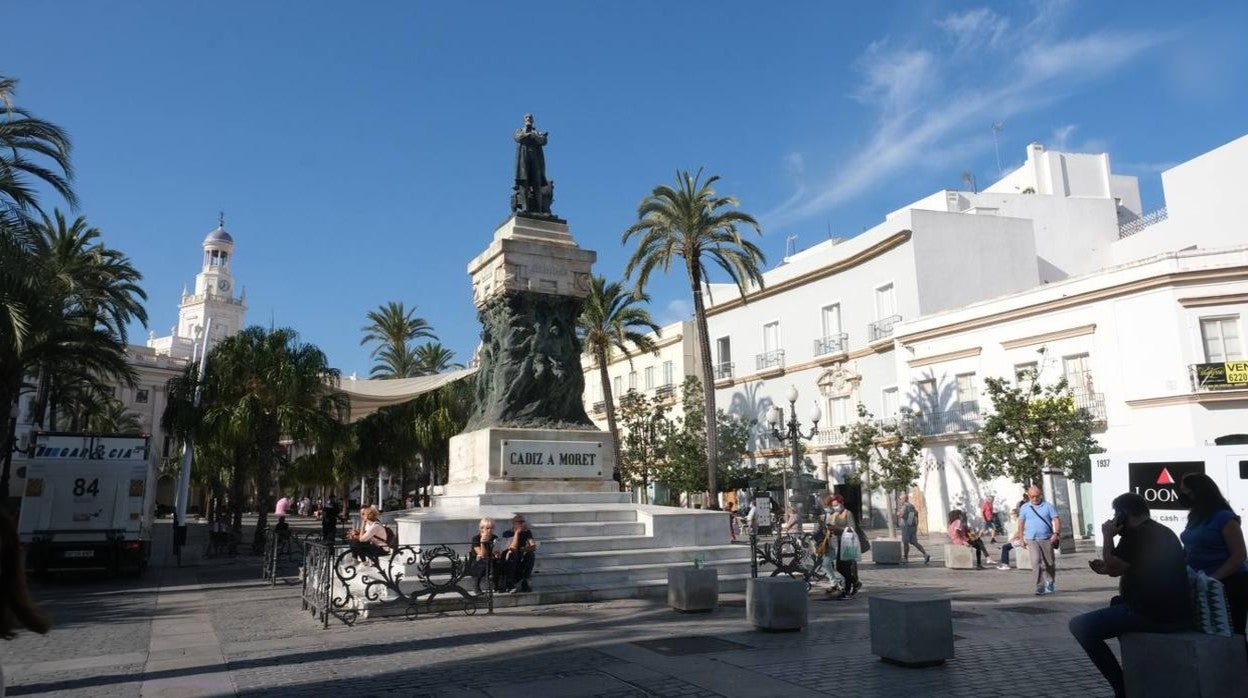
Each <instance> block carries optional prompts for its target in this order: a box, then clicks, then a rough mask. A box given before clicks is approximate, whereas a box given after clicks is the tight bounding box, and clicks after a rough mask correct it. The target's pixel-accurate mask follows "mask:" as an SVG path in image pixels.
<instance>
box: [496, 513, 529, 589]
mask: <svg viewBox="0 0 1248 698" xmlns="http://www.w3.org/2000/svg"><path fill="white" fill-rule="evenodd" d="M503 538H505V539H510V540H508V542H507V547H506V548H504V549H503V550H502V561H503V569H504V570H505V574H506V583H505V586H504V589H505V590H506V591H507V592H508V593H512V594H514V593H516V592H517V591H532V590H533V589H532V588H531V587H529V577H530V576H531V575H532V574H533V565H534V564H535V563H536V562H537V542H536V541H534V540H533V532H532V531H530V530H529V526H528V524H527V523H525V520H524V515H523V514H516V515H515V516H513V517H511V530H510V531H507V532H506V533H504V534H503Z"/></svg>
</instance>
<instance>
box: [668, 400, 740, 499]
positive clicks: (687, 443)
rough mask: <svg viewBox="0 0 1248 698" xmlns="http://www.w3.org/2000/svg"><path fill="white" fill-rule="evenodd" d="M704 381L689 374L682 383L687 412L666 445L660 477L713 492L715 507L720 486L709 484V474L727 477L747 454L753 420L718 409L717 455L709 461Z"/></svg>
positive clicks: (682, 487)
mask: <svg viewBox="0 0 1248 698" xmlns="http://www.w3.org/2000/svg"><path fill="white" fill-rule="evenodd" d="M704 405H705V401H704V400H703V390H702V382H701V381H699V380H698V378H697V377H696V376H686V377H685V382H684V383H683V384H682V385H681V407H682V409H683V411H684V415H683V416H681V417H679V418H677V420H676V424H675V425H674V427H673V428H672V430H671V431H670V433H669V434H668V437H667V440H666V442H665V444H664V446H663V449H664V453H665V454H666V455H667V459H666V462H665V467H664V468H663V471H662V474H661V476H660V477H659V478H658V479H659V480H661V481H662V482H666V483H668V484H669V485H671V486H673V487H675V488H676V489H679V490H681V491H684V492H694V491H707V492H714V493H715V496H712V497H711V499H710V504H711V506H712V507H717V505H718V490H712V489H709V488H707V478H708V477H709V476H710V475H709V474H710V473H714V477H715V478H716V479H717V481H724V480H726V478H727V477H728V472H729V470H730V469H733V468H737V467H739V466H740V463H741V460H742V458H744V457H745V456H746V455H747V454H748V450H747V445H748V443H749V435H750V430H751V429H752V427H753V423H752V422H746V421H743V420H740V419H737V418H736V417H733V416H731V415H729V414H726V413H725V412H724V411H723V410H720V411H719V412H717V413H716V420H715V421H716V429H715V431H716V436H717V437H718V438H717V439H716V441H715V443H716V447H717V448H718V449H719V450H718V451H717V456H716V458H715V459H714V460H713V461H712V462H710V463H708V462H707V457H706V454H707V451H706V448H705V444H706V431H707V428H706V414H705V413H704V412H703V411H702V410H703V406H704Z"/></svg>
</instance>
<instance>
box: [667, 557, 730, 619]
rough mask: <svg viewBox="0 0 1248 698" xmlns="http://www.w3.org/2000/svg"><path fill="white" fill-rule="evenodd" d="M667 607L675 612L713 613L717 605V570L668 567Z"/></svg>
mask: <svg viewBox="0 0 1248 698" xmlns="http://www.w3.org/2000/svg"><path fill="white" fill-rule="evenodd" d="M667 605H669V606H671V607H672V608H674V609H676V610H677V611H684V612H695V611H713V610H715V607H716V606H717V605H719V570H716V569H715V568H714V567H668V568H667Z"/></svg>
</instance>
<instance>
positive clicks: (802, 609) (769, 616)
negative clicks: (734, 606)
mask: <svg viewBox="0 0 1248 698" xmlns="http://www.w3.org/2000/svg"><path fill="white" fill-rule="evenodd" d="M807 603H808V597H807V595H806V582H804V581H801V580H798V579H791V578H789V577H759V578H758V579H748V580H746V584H745V617H746V618H748V619H749V620H750V623H752V624H753V625H754V627H756V628H758V629H759V630H801V629H802V628H804V627H806V613H807Z"/></svg>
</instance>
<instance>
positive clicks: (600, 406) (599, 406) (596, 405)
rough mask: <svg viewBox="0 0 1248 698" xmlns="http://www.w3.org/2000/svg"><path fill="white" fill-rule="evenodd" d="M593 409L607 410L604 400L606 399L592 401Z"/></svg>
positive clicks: (598, 410)
mask: <svg viewBox="0 0 1248 698" xmlns="http://www.w3.org/2000/svg"><path fill="white" fill-rule="evenodd" d="M594 411H595V412H606V411H607V402H606V400H599V401H598V402H595V403H594Z"/></svg>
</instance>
